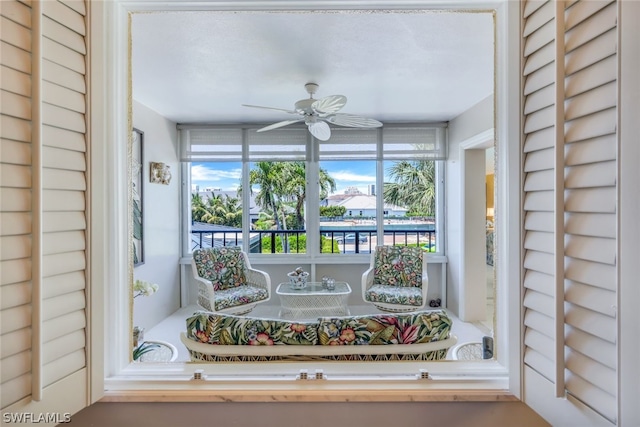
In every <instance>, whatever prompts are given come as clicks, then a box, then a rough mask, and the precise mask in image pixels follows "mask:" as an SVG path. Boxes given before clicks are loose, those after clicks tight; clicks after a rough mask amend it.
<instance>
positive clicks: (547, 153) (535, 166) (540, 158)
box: [524, 148, 555, 172]
mask: <svg viewBox="0 0 640 427" xmlns="http://www.w3.org/2000/svg"><path fill="white" fill-rule="evenodd" d="M554 161H555V154H554V151H553V149H551V148H547V149H546V150H538V151H533V152H531V153H528V154H527V156H526V157H525V160H524V171H525V172H535V171H541V170H548V169H553V164H554V163H553V162H554Z"/></svg>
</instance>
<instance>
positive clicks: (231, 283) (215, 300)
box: [191, 246, 271, 314]
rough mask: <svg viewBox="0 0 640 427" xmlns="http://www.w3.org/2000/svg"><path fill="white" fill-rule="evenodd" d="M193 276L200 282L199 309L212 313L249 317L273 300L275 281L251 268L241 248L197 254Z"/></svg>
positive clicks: (194, 259) (196, 252)
mask: <svg viewBox="0 0 640 427" xmlns="http://www.w3.org/2000/svg"><path fill="white" fill-rule="evenodd" d="M191 267H192V269H193V275H194V277H195V278H196V280H197V281H198V305H199V306H200V307H202V308H203V309H205V310H207V311H211V312H220V313H230V314H245V313H248V312H250V311H251V310H253V308H254V307H255V306H256V304H258V303H261V302H266V301H269V299H270V298H271V279H270V278H269V275H268V274H267V273H265V272H264V271H259V270H255V269H253V268H251V264H250V263H249V258H248V257H247V254H246V253H245V252H243V251H242V250H241V248H240V247H237V246H231V247H229V246H225V247H221V248H206V249H197V250H195V251H193V259H192V261H191Z"/></svg>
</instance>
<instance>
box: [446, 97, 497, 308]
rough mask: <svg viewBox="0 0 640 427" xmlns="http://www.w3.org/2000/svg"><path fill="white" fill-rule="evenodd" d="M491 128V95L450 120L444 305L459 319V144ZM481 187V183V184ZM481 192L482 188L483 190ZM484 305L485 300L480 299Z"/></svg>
mask: <svg viewBox="0 0 640 427" xmlns="http://www.w3.org/2000/svg"><path fill="white" fill-rule="evenodd" d="M493 127H494V102H493V95H490V96H488V97H486V98H485V99H483V100H482V101H480V102H479V103H477V104H476V105H474V106H473V107H471V108H470V109H469V110H467V111H465V112H464V113H462V114H461V115H459V116H458V117H456V118H455V119H453V120H452V121H451V122H449V150H448V151H449V157H448V159H447V167H446V179H445V187H446V193H445V194H446V202H445V203H446V214H445V215H446V224H445V228H446V240H447V256H448V261H449V262H448V270H447V306H448V308H449V309H450V310H452V311H453V312H454V313H455V314H456V315H457V316H459V317H460V318H461V319H462V320H473V319H465V318H464V317H466V316H463V315H461V314H464V313H461V309H462V308H463V306H464V301H463V294H462V290H463V289H462V285H463V282H464V280H465V279H464V277H465V271H464V267H465V265H464V264H463V262H462V260H463V259H464V257H463V253H462V251H463V249H464V241H465V236H464V235H463V232H464V215H463V211H462V209H461V207H462V206H464V201H463V200H462V185H463V181H462V179H463V177H464V173H463V172H464V171H463V169H462V168H463V167H464V159H463V158H462V157H461V152H463V151H462V150H461V148H460V143H461V142H463V141H466V140H469V139H470V138H472V137H474V136H475V135H479V134H481V133H482V132H485V131H487V130H489V129H492V128H493ZM481 161H482V175H483V176H484V157H483V158H482V159H481ZM483 188H484V186H483ZM482 191H484V190H482ZM482 233H483V235H484V221H482ZM483 304H484V302H483Z"/></svg>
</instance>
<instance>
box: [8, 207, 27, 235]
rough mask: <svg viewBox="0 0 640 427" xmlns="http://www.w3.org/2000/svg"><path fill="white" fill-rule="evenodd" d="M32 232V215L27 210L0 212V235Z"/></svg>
mask: <svg viewBox="0 0 640 427" xmlns="http://www.w3.org/2000/svg"><path fill="white" fill-rule="evenodd" d="M28 233H31V217H30V214H29V213H26V212H0V236H15V235H18V234H28Z"/></svg>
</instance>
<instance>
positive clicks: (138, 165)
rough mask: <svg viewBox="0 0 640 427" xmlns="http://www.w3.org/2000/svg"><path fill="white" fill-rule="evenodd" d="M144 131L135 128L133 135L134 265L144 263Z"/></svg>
mask: <svg viewBox="0 0 640 427" xmlns="http://www.w3.org/2000/svg"><path fill="white" fill-rule="evenodd" d="M143 139H144V132H142V131H140V130H138V129H135V128H134V129H133V134H132V135H131V142H132V147H131V148H132V149H131V186H132V195H133V200H132V209H131V210H132V215H133V236H132V237H133V265H134V267H135V266H138V265H141V264H144V221H143V219H144V217H143V215H142V214H143V212H144V209H143V201H144V199H143V197H142V195H143V194H142V182H143V181H142V165H143V163H142V153H143V142H144V141H143Z"/></svg>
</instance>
